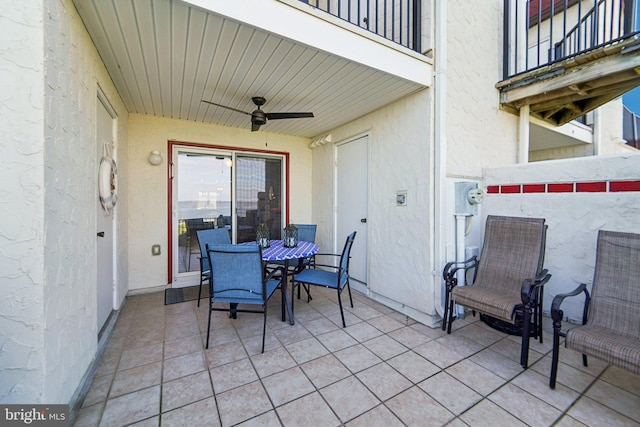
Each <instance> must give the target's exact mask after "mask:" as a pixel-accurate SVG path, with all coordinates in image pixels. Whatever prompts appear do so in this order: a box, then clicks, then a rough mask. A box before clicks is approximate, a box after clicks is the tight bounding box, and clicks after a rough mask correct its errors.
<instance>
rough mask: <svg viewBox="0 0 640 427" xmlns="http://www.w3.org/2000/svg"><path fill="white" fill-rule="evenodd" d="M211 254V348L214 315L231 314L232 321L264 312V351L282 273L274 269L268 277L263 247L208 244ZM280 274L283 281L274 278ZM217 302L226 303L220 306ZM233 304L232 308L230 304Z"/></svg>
mask: <svg viewBox="0 0 640 427" xmlns="http://www.w3.org/2000/svg"><path fill="white" fill-rule="evenodd" d="M207 254H208V256H209V265H210V266H211V284H210V286H209V292H210V293H209V295H210V297H209V321H208V323H207V345H206V348H209V332H210V329H211V312H213V311H228V312H229V313H230V314H231V317H232V318H235V317H236V313H263V315H264V323H263V325H262V352H263V353H264V338H265V332H266V329H267V302H268V301H269V298H271V295H273V292H274V291H275V290H276V288H277V287H278V286H280V283H281V281H282V279H281V278H282V277H283V275H282V270H281V268H280V269H274V270H272V271H271V272H270V273H269V274H265V269H264V267H263V264H262V248H261V247H260V246H259V245H256V244H253V245H231V244H225V245H208V244H207ZM276 274H279V275H280V276H279V277H280V279H279V280H276V279H273V277H274V276H275V275H276ZM216 303H224V306H222V307H221V306H220V305H219V304H216ZM227 303H228V304H229V308H227V307H226V304H227ZM244 305H259V306H261V307H262V309H249V308H244Z"/></svg>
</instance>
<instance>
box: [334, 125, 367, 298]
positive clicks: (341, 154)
mask: <svg viewBox="0 0 640 427" xmlns="http://www.w3.org/2000/svg"><path fill="white" fill-rule="evenodd" d="M336 188H337V191H336V197H337V201H336V249H337V250H338V251H341V250H342V248H343V247H344V243H345V241H346V239H347V236H348V235H349V234H350V233H352V232H353V231H356V239H355V241H354V243H353V247H352V248H351V261H350V263H349V275H350V277H351V278H352V279H354V280H352V281H351V286H352V287H353V288H354V289H356V290H359V291H360V292H363V293H367V265H368V262H367V215H368V205H369V140H368V137H367V136H366V135H365V136H362V137H359V138H356V139H354V140H351V141H348V142H346V143H344V144H340V145H338V146H337V149H336Z"/></svg>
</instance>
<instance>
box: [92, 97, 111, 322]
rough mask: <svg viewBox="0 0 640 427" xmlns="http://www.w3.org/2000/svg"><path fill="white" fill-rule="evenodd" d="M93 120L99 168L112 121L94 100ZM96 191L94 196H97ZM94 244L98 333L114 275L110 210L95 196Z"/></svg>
mask: <svg viewBox="0 0 640 427" xmlns="http://www.w3.org/2000/svg"><path fill="white" fill-rule="evenodd" d="M97 104H98V107H97V120H96V122H97V123H96V127H97V129H96V160H97V163H96V164H97V165H98V167H99V165H100V160H101V159H102V157H103V155H104V145H105V143H106V144H108V145H109V147H112V141H113V117H111V114H109V111H107V109H106V108H105V106H104V105H103V103H102V101H101V100H100V99H98V103H97ZM96 175H97V171H96ZM97 191H98V190H97V189H96V194H97ZM96 205H97V208H96V212H97V214H96V216H97V218H96V227H97V230H96V234H97V235H96V244H97V251H96V252H97V257H98V261H97V284H98V292H97V293H98V301H97V313H98V331H100V329H102V326H103V325H104V323H105V322H106V321H107V319H108V318H109V315H110V314H111V311H112V310H113V300H114V297H113V295H114V275H113V252H114V251H113V245H114V236H113V228H114V227H113V224H114V222H113V217H114V212H113V210H112V211H111V212H110V213H107V212H106V211H105V210H104V209H103V208H102V205H101V204H100V199H99V198H98V196H97V195H96Z"/></svg>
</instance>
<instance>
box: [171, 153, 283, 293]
mask: <svg viewBox="0 0 640 427" xmlns="http://www.w3.org/2000/svg"><path fill="white" fill-rule="evenodd" d="M284 164H285V162H284V158H283V156H281V155H270V154H264V153H251V152H244V151H225V150H219V149H209V148H204V147H199V146H198V147H190V146H174V147H173V180H172V181H173V182H172V209H171V212H172V218H171V222H172V224H171V225H172V226H171V233H172V254H171V263H172V268H171V271H172V276H173V277H172V282H173V283H174V286H178V287H179V286H187V285H190V284H195V283H198V280H199V272H200V248H199V245H198V238H197V231H198V230H203V229H207V228H225V229H227V230H228V232H229V236H230V238H231V241H232V242H233V243H242V242H247V241H253V240H255V237H256V228H257V226H258V225H259V224H265V225H267V227H269V230H270V237H271V238H272V239H279V238H280V237H281V230H282V228H283V227H284V219H285V218H284V215H283V201H284V197H285V194H286V192H285V189H284V179H283V177H284ZM284 205H285V206H286V204H284Z"/></svg>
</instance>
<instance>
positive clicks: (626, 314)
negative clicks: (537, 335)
mask: <svg viewBox="0 0 640 427" xmlns="http://www.w3.org/2000/svg"><path fill="white" fill-rule="evenodd" d="M581 293H584V295H585V302H584V308H583V317H582V326H578V327H575V328H571V329H569V330H568V331H566V332H562V331H561V327H562V318H563V316H564V313H563V311H562V310H561V309H560V306H561V304H562V302H563V301H564V299H565V298H567V297H572V296H577V295H580V294H581ZM551 318H552V319H553V353H552V359H551V373H550V377H549V387H551V388H555V386H556V375H557V372H558V359H559V353H560V337H561V336H564V337H565V347H566V348H570V349H573V350H576V351H578V352H580V353H582V363H583V365H584V366H587V355H588V356H593V357H596V358H598V359H601V360H604V361H605V362H607V363H610V364H612V365H614V366H617V367H619V368H622V369H626V370H628V371H630V372H633V373H634V374H640V234H634V233H622V232H616V231H605V230H601V231H599V232H598V240H597V246H596V266H595V273H594V277H593V286H592V290H591V294H590V293H589V291H588V290H587V285H586V284H585V283H582V284H581V285H580V286H578V287H577V288H576V289H575V290H573V291H572V292H569V293H566V294H560V295H556V297H555V298H554V299H553V303H552V304H551Z"/></svg>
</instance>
